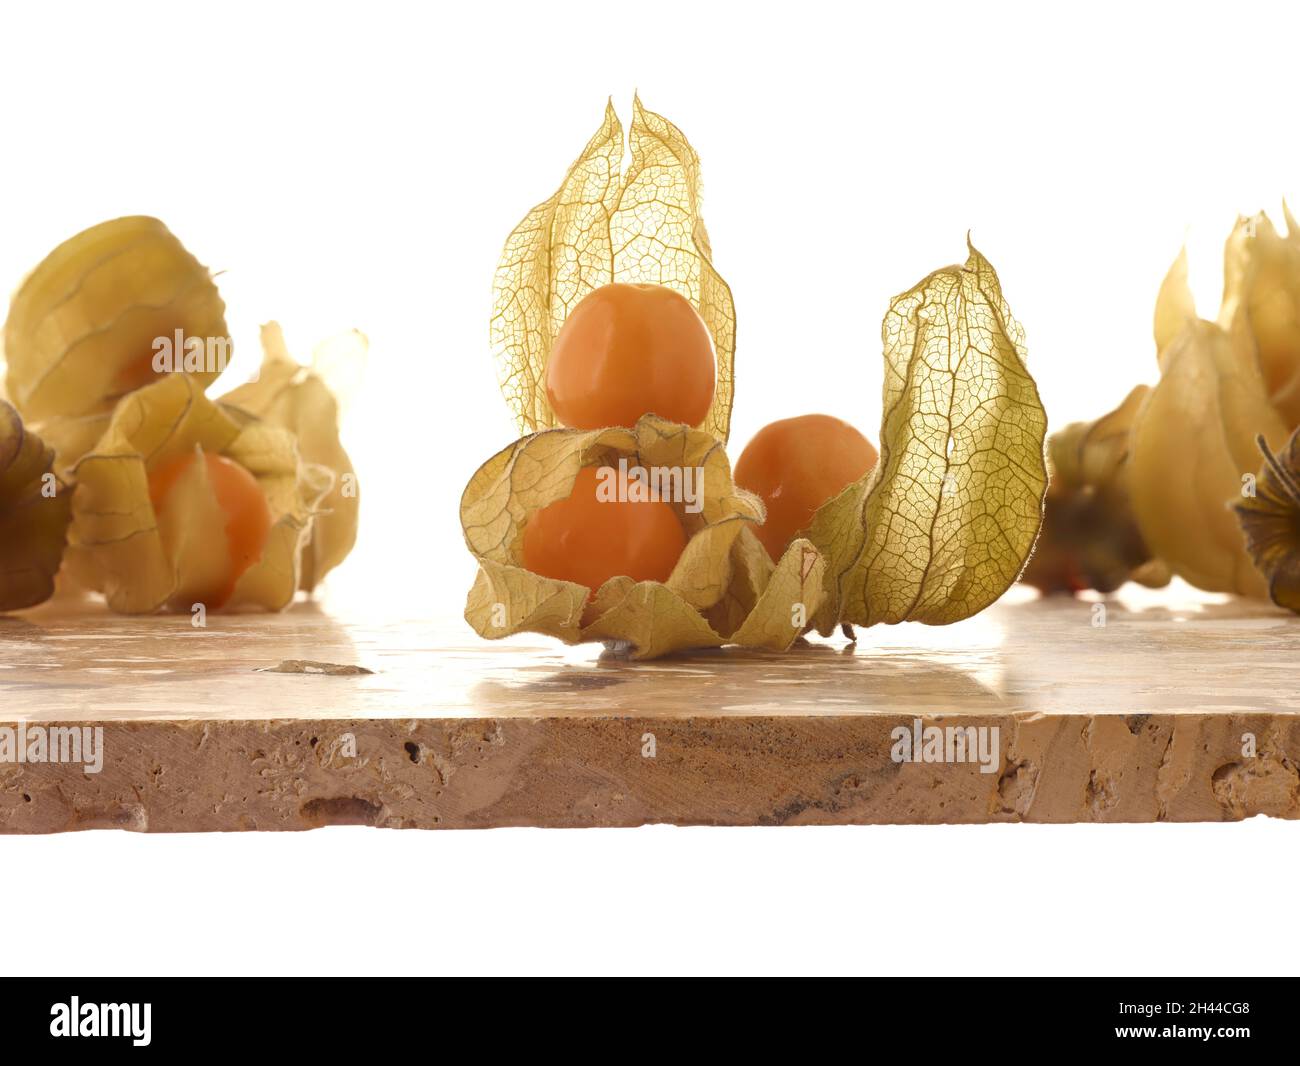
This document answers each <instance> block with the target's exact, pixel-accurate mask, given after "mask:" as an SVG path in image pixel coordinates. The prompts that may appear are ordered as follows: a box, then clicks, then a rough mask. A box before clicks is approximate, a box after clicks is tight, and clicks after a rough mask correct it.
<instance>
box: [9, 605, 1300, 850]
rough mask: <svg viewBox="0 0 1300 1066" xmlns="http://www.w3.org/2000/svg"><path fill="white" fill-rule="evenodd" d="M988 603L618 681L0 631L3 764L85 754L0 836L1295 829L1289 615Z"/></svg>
mask: <svg viewBox="0 0 1300 1066" xmlns="http://www.w3.org/2000/svg"><path fill="white" fill-rule="evenodd" d="M1011 600H1012V602H1004V603H1002V604H999V605H998V606H996V607H995V608H993V609H991V610H990V611H987V612H985V613H984V614H983V615H981V616H980V617H978V618H975V619H971V620H969V621H967V622H963V623H960V624H958V625H955V626H949V627H945V628H939V629H934V628H927V627H921V626H900V627H892V628H885V627H878V628H876V629H873V630H870V631H867V632H864V633H863V634H861V640H860V642H859V643H858V644H857V646H856V647H854V646H850V645H846V644H845V643H844V642H843V641H839V642H833V643H814V644H811V645H809V646H807V647H802V648H797V649H795V650H794V651H792V652H790V653H789V654H786V655H773V654H757V653H752V652H740V651H736V650H734V649H728V650H722V651H710V652H705V653H700V654H697V655H691V656H686V657H682V658H675V659H670V660H663V661H659V662H655V663H645V664H642V663H634V662H629V661H627V660H625V659H621V658H617V657H613V656H609V655H602V654H601V653H600V649H599V648H591V647H588V648H577V649H571V648H564V647H562V646H560V645H558V644H554V643H552V642H550V641H547V640H544V639H542V638H528V637H521V638H513V639H511V640H509V641H503V642H499V643H488V642H484V641H480V640H479V639H478V638H477V637H476V636H474V634H473V633H472V632H470V631H469V630H468V628H466V627H464V625H463V623H460V622H459V620H457V619H454V618H444V619H439V620H435V621H430V620H428V619H422V618H420V617H400V616H397V617H388V618H383V619H376V618H367V617H365V616H363V615H358V614H356V613H355V612H342V611H339V612H337V613H331V611H329V610H327V609H325V608H322V607H319V606H316V605H311V604H304V605H301V606H299V607H297V608H296V609H294V610H293V611H290V612H288V613H286V614H284V615H282V616H277V617H270V618H268V617H266V616H241V617H234V618H222V617H217V616H210V617H209V619H208V625H207V627H206V628H205V629H195V628H194V627H193V626H192V625H191V624H190V620H189V619H188V618H185V617H180V618H145V619H141V618H120V617H115V616H112V615H108V614H105V613H102V612H100V611H96V610H91V611H87V612H83V613H80V614H66V613H58V612H57V611H54V610H50V609H46V610H43V611H39V612H33V613H28V614H25V615H22V616H16V617H9V618H0V726H7V727H8V729H9V730H10V731H11V732H12V736H13V738H14V744H15V746H16V744H17V742H18V740H19V739H20V737H21V736H22V735H23V734H22V733H21V732H20V731H23V730H25V731H26V734H25V735H26V736H27V738H28V740H29V741H30V738H31V737H32V736H34V735H35V734H36V732H37V731H38V727H39V730H48V728H49V727H50V726H52V725H60V726H78V727H83V726H88V727H90V728H91V729H92V730H93V728H94V727H96V726H98V727H101V728H102V730H103V733H102V738H103V741H102V744H103V747H102V755H103V763H102V769H101V770H100V772H99V773H95V774H88V773H86V772H85V767H84V766H83V765H82V764H79V763H51V762H22V763H18V762H12V761H0V831H4V832H15V833H33V832H56V831H60V830H67V829H84V828H97V827H105V826H117V827H122V828H128V829H137V830H150V831H185V830H224V829H303V828H310V827H314V826H319V825H328V824H352V823H363V824H367V825H377V826H391V827H421V828H434V827H488V826H506V825H540V826H597V825H639V824H642V823H647V822H673V823H678V824H719V825H775V824H807V823H882V822H985V821H1040V822H1042V821H1046V822H1074V821H1155V820H1170V821H1192V820H1213V821H1219V820H1231V819H1237V818H1242V817H1248V816H1250V815H1253V814H1260V813H1263V814H1270V815H1276V816H1279V817H1288V818H1294V817H1297V816H1300V772H1298V770H1297V767H1300V690H1298V689H1297V687H1296V685H1295V676H1296V669H1295V668H1296V663H1297V662H1300V618H1295V617H1293V616H1291V615H1287V614H1283V613H1281V612H1279V611H1276V610H1274V609H1272V608H1270V607H1268V606H1265V605H1258V604H1243V603H1230V604H1220V603H1210V602H1202V601H1192V600H1183V601H1167V602H1166V605H1163V606H1162V605H1160V601H1152V602H1151V605H1148V606H1145V607H1143V608H1142V609H1133V608H1132V606H1131V605H1130V606H1129V607H1125V606H1121V605H1119V604H1111V605H1109V606H1108V608H1107V611H1106V614H1105V617H1104V619H1102V618H1101V616H1099V615H1098V613H1097V608H1096V605H1094V604H1090V603H1084V602H1074V601H1049V602H1041V601H1037V600H1033V599H1027V597H1026V596H1025V595H1023V594H1014V595H1013V596H1012V597H1011ZM1016 600H1020V601H1023V602H1015V601H1016ZM1103 620H1104V622H1105V624H1104V625H1099V624H1097V623H1098V622H1100V621H1103ZM294 660H296V661H298V663H297V664H291V665H289V666H287V667H285V668H284V669H285V670H286V671H287V672H275V668H277V667H279V666H281V664H283V663H285V662H286V661H294ZM304 662H305V663H308V664H310V663H321V664H326V665H327V666H349V667H351V666H359V667H363V668H365V669H367V670H369V671H372V672H371V673H364V672H351V671H349V672H331V673H315V672H310V671H314V670H315V669H317V668H316V667H313V666H310V665H307V666H303V665H302V663H304ZM304 669H305V670H307V671H309V672H305V673H304V672H298V671H301V670H304ZM20 723H25V724H20ZM954 725H957V726H962V727H965V726H974V727H977V728H979V729H983V730H985V731H986V732H984V733H982V734H977V733H969V734H966V733H963V734H962V737H963V739H964V738H966V737H969V738H972V739H971V743H972V745H974V744H975V740H974V738H976V737H979V738H980V740H981V742H983V743H985V744H986V745H987V747H988V750H987V752H986V754H987V755H988V759H986V767H984V768H982V767H981V765H980V764H979V763H978V762H975V761H963V762H899V761H896V756H897V755H899V754H900V753H899V750H898V743H899V737H900V736H901V734H902V733H906V734H907V735H908V737H909V739H910V738H911V737H912V736H914V735H916V731H917V730H921V729H924V728H925V727H927V726H938V727H940V728H941V729H942V728H945V727H949V726H954ZM994 728H996V730H997V733H996V736H995V735H994V734H993V729H994ZM923 735H924V734H922V736H923ZM3 742H4V737H3V730H2V729H0V757H3V755H4V751H3ZM65 742H66V736H65ZM974 751H975V748H974V747H972V750H971V756H972V757H973V755H974ZM948 754H950V755H951V754H960V752H956V751H954V752H949V753H948ZM11 757H12V756H11ZM985 768H987V769H988V770H989V772H984V769H985Z"/></svg>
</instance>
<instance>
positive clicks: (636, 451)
mask: <svg viewBox="0 0 1300 1066" xmlns="http://www.w3.org/2000/svg"><path fill="white" fill-rule="evenodd" d="M621 458H622V459H627V460H628V463H629V465H639V466H642V467H645V468H655V467H659V468H662V467H674V468H678V469H682V468H687V467H698V468H701V469H702V470H703V498H702V507H701V509H700V511H699V512H698V513H691V512H690V511H688V510H687V509H686V508H685V507H684V506H683V505H681V504H679V503H673V506H674V509H675V510H676V511H677V515H678V518H679V519H680V521H681V523H682V527H683V529H684V530H685V532H686V535H687V545H686V548H685V550H684V551H683V553H682V556H681V558H680V559H679V560H678V563H677V565H676V567H674V569H673V572H672V574H671V575H670V576H669V578H668V580H667V581H666V582H653V581H642V582H636V581H633V580H632V579H631V578H613V579H611V580H610V581H607V582H606V583H605V584H604V585H603V586H602V587H601V588H600V589H594V590H593V589H588V588H585V587H584V586H581V585H576V584H573V583H571V582H565V581H556V580H553V579H551V578H546V577H542V576H541V575H538V574H534V573H531V572H530V571H528V570H526V569H525V568H524V567H523V565H522V541H523V532H524V528H525V526H526V524H527V521H528V517H529V516H530V515H531V514H533V513H535V512H536V511H538V510H540V509H541V508H543V507H545V506H547V505H548V504H550V503H554V502H555V501H556V500H559V499H562V498H564V497H566V496H567V495H568V494H569V493H570V492H571V491H572V488H573V483H574V480H575V479H576V478H577V475H578V471H579V470H581V469H582V468H583V467H586V466H617V464H618V461H619V459H621ZM763 517H764V514H763V506H762V504H761V503H760V502H759V500H758V499H757V498H756V497H754V496H752V495H750V494H749V493H747V492H745V491H744V490H742V489H738V488H737V487H736V486H735V484H734V483H733V482H732V480H731V466H730V463H729V462H728V460H727V456H726V453H725V452H724V451H723V448H722V445H721V444H720V443H719V441H718V440H717V439H716V438H715V437H714V436H713V435H712V434H710V433H707V432H705V431H703V430H700V429H694V428H691V427H688V426H682V425H677V424H674V423H671V422H667V421H665V420H663V419H660V418H657V417H655V416H653V415H647V416H645V417H644V418H642V419H641V420H640V421H639V422H638V423H637V424H636V426H634V427H632V428H630V429H623V428H613V429H602V430H589V431H583V430H569V429H553V430H544V431H541V432H539V433H535V434H532V435H530V436H527V437H524V438H523V439H522V440H519V441H516V442H515V443H514V444H512V445H510V446H509V447H508V448H506V449H504V450H503V451H501V452H499V453H498V454H496V455H495V456H493V457H492V458H491V459H489V460H488V461H487V462H486V463H484V464H483V466H482V467H480V468H479V470H478V471H477V472H476V473H475V474H474V476H473V477H472V478H471V479H470V482H469V485H468V486H467V487H466V489H465V493H464V496H463V497H462V499H461V526H462V527H463V529H464V533H465V541H466V544H467V545H468V546H469V549H470V551H471V552H472V553H473V554H474V556H475V558H476V559H477V560H478V562H479V567H480V569H479V573H478V577H477V578H476V580H475V583H474V586H473V588H472V589H471V590H470V595H469V599H468V602H467V604H466V608H465V617H466V619H467V620H468V621H469V623H470V624H471V625H472V626H473V627H474V629H475V630H476V631H477V632H478V633H479V634H480V635H482V636H484V637H489V638H497V637H504V636H508V635H510V634H511V633H518V632H536V633H545V634H548V635H550V636H554V637H558V638H559V639H561V640H563V641H565V642H567V643H571V644H572V643H580V642H583V641H592V640H602V641H613V642H621V643H626V644H628V645H631V646H632V648H633V652H632V654H633V655H634V657H636V658H653V657H656V656H659V655H665V654H668V653H670V652H674V651H678V650H682V649H685V648H702V647H717V646H720V645H722V644H728V643H745V644H749V645H752V646H757V647H769V648H782V649H783V648H787V647H789V646H790V644H792V643H793V642H794V641H795V640H796V639H797V638H798V637H799V635H800V633H801V632H802V631H803V629H804V628H805V620H806V619H808V618H811V617H812V616H813V614H814V613H815V612H816V610H817V609H818V607H819V605H820V602H821V598H822V596H823V580H822V570H821V567H822V561H821V558H820V553H818V552H817V550H816V549H815V548H814V547H813V546H812V545H811V544H809V543H808V542H807V541H797V542H796V543H795V544H793V545H791V547H790V549H789V550H788V551H787V552H786V554H785V555H784V556H783V557H782V559H781V560H780V562H779V563H778V564H777V565H776V566H775V567H773V566H772V564H771V563H770V562H769V563H768V564H767V569H766V570H764V569H761V568H760V567H758V566H756V565H755V563H754V560H755V558H756V556H755V554H754V552H753V549H754V548H755V547H758V548H759V550H760V551H761V545H758V542H757V540H755V539H754V538H753V534H752V533H751V532H750V530H749V527H751V526H752V525H753V524H755V523H757V522H761V521H762V520H763ZM745 588H748V589H749V590H750V592H749V594H748V598H747V600H746V599H745V597H746V593H745V592H744V591H743V589H745ZM732 590H736V592H735V595H734V596H733V595H732ZM742 601H744V610H743V611H739V610H736V604H737V603H740V602H742Z"/></svg>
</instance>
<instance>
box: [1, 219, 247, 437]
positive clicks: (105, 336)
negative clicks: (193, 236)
mask: <svg viewBox="0 0 1300 1066" xmlns="http://www.w3.org/2000/svg"><path fill="white" fill-rule="evenodd" d="M177 330H180V331H181V332H182V334H183V335H184V337H186V338H198V339H203V340H205V341H206V340H208V339H213V340H216V339H220V340H222V341H223V342H224V343H225V344H226V348H225V352H226V353H228V351H229V347H228V345H229V337H228V332H227V329H226V321H225V304H224V302H223V301H222V299H221V294H220V293H219V292H218V291H217V287H216V285H215V284H214V282H213V280H212V275H211V274H210V273H209V271H208V269H207V268H206V267H205V266H203V265H202V264H201V263H200V262H199V261H198V260H197V259H195V258H194V256H193V255H191V254H190V253H189V252H188V251H186V249H185V247H184V246H183V245H182V244H181V243H180V241H178V240H177V239H176V238H175V237H174V236H173V235H172V234H171V233H170V232H169V231H168V229H167V227H166V226H164V225H163V224H162V223H161V222H159V221H158V220H157V219H155V218H146V217H142V216H136V217H129V218H119V219H115V220H113V221H111V222H104V223H101V224H100V225H97V226H92V227H91V228H90V229H88V230H85V231H83V232H81V233H79V234H77V235H76V236H75V237H72V238H71V239H69V240H67V241H65V242H64V243H63V244H61V245H59V246H58V247H57V248H56V249H55V250H54V251H53V252H51V253H50V254H49V255H48V256H46V258H45V259H44V260H43V261H42V262H41V263H40V265H39V266H37V267H36V269H35V270H34V271H32V273H31V274H30V275H29V276H28V278H27V279H26V280H25V281H24V282H23V284H22V286H21V287H20V288H19V290H18V292H17V293H16V294H15V295H14V298H13V301H12V303H11V304H10V308H9V317H8V319H7V320H6V322H5V330H4V347H5V357H6V362H7V371H6V386H7V391H8V394H9V397H10V399H11V400H12V402H13V404H14V406H15V407H17V408H18V410H19V412H20V413H21V414H22V415H23V417H24V419H26V420H27V421H28V422H31V423H41V422H43V421H44V420H46V419H51V418H75V417H78V416H81V415H86V414H93V413H97V412H98V413H107V412H108V411H110V410H111V408H112V406H113V404H114V403H115V402H116V401H117V399H119V398H120V397H121V396H123V395H125V394H126V393H127V392H129V391H130V390H131V389H133V388H136V387H139V386H140V385H144V384H147V383H149V382H151V381H153V380H155V378H156V377H157V375H156V373H155V371H154V369H153V366H152V365H151V360H152V358H153V355H154V347H153V346H154V342H155V340H156V339H157V338H160V337H165V338H173V337H174V336H175V332H176V331H177ZM178 355H179V353H178ZM221 369H222V368H221V367H214V368H211V369H209V368H207V367H206V366H205V368H204V369H203V370H201V371H199V372H196V373H195V374H194V375H193V376H194V377H195V379H196V380H197V381H198V382H199V383H200V384H201V385H203V386H206V385H207V384H209V383H210V382H212V381H213V380H215V379H216V377H217V376H218V375H219V374H220V372H221ZM75 458H78V457H74V456H69V457H68V458H67V461H68V462H72V461H75Z"/></svg>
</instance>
